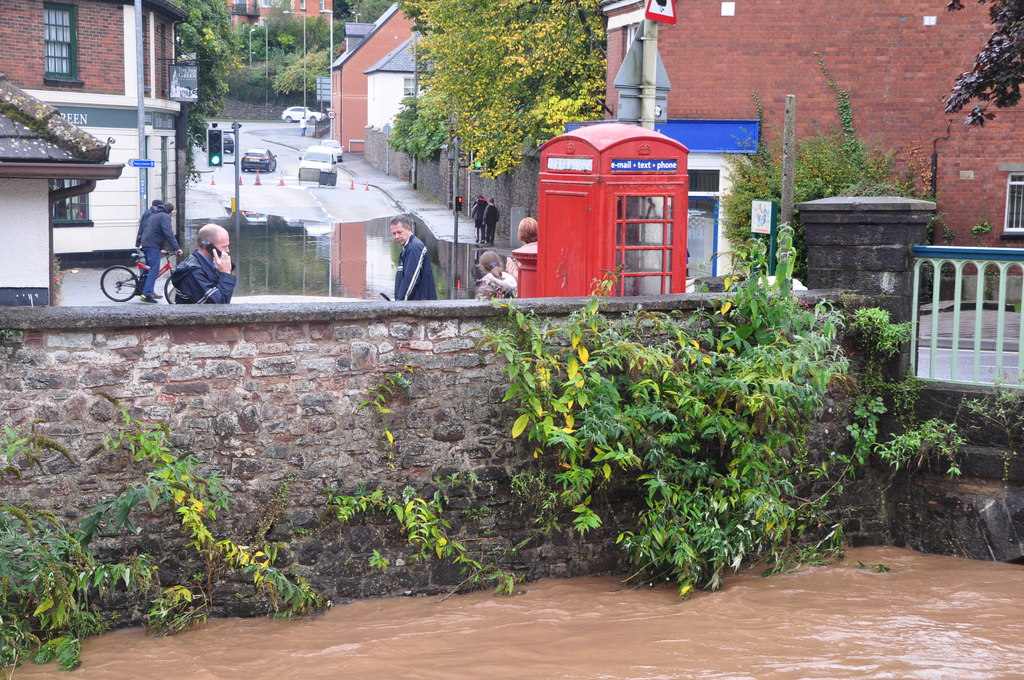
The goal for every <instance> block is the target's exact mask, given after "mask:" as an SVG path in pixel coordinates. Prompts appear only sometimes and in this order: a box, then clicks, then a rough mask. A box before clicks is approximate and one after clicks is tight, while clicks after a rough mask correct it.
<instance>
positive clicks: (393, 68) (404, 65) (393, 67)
mask: <svg viewBox="0 0 1024 680" xmlns="http://www.w3.org/2000/svg"><path fill="white" fill-rule="evenodd" d="M382 71H383V72H387V73H412V72H413V61H412V37H411V36H410V37H409V38H407V39H406V41H405V42H403V43H402V44H401V45H399V46H398V47H396V48H395V49H393V50H391V51H390V52H388V53H387V54H386V55H385V56H384V58H382V59H381V60H380V61H378V62H377V63H376V64H374V65H373V66H371V67H370V68H368V69H366V70H365V71H363V73H366V74H367V75H369V74H370V73H379V72H382Z"/></svg>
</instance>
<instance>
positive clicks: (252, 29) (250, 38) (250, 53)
mask: <svg viewBox="0 0 1024 680" xmlns="http://www.w3.org/2000/svg"><path fill="white" fill-rule="evenodd" d="M255 30H256V27H255V26H254V27H252V28H250V29H249V68H252V32H253V31H255Z"/></svg>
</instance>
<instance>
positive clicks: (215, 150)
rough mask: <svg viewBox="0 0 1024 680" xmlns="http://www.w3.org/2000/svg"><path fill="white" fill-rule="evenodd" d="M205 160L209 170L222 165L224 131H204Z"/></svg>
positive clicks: (212, 129) (211, 129) (213, 129)
mask: <svg viewBox="0 0 1024 680" xmlns="http://www.w3.org/2000/svg"><path fill="white" fill-rule="evenodd" d="M206 158H207V161H208V162H209V164H210V167H211V168H219V167H220V166H222V165H224V131H223V130H217V129H215V128H210V129H209V130H207V131H206Z"/></svg>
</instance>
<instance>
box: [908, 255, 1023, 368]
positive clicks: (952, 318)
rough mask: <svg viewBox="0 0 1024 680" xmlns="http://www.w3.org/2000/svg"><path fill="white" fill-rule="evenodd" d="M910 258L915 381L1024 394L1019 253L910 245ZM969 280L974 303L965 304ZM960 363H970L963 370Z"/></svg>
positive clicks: (1021, 292) (1021, 291)
mask: <svg viewBox="0 0 1024 680" xmlns="http://www.w3.org/2000/svg"><path fill="white" fill-rule="evenodd" d="M912 252H913V255H914V258H915V261H914V297H913V300H914V308H913V314H912V316H911V338H910V352H911V360H912V362H913V365H914V374H915V375H917V377H918V378H921V379H924V380H938V381H943V382H953V383H961V384H969V385H995V384H998V385H1002V386H1006V387H1024V379H1022V377H1021V375H1022V372H1024V363H1022V358H1021V357H1022V353H1021V351H1020V350H1021V348H1020V339H1021V337H1022V336H1024V314H1021V311H1022V310H1021V302H1022V299H1024V248H957V247H951V246H914V247H913V249H912ZM926 268H927V269H928V270H929V271H930V274H931V285H932V289H931V302H930V303H925V304H922V301H921V294H922V279H923V278H924V270H925V269H926ZM943 270H945V271H946V272H952V274H953V281H952V283H953V292H952V296H951V297H950V298H948V299H945V300H943V299H942V292H943V288H944V286H943ZM972 278H973V279H974V287H975V291H974V294H973V300H971V299H967V300H965V299H964V290H965V285H964V283H965V279H967V280H968V281H970V280H971V279H972ZM1015 278H1016V279H1018V280H1014V279H1015ZM1011 293H1012V294H1013V295H1012V296H1011ZM970 297H971V296H970V294H968V298H970ZM972 305H973V309H972ZM922 317H924V321H922ZM964 333H966V335H964ZM945 350H948V352H946V351H945ZM964 363H969V367H967V368H969V370H965V367H963V364H964Z"/></svg>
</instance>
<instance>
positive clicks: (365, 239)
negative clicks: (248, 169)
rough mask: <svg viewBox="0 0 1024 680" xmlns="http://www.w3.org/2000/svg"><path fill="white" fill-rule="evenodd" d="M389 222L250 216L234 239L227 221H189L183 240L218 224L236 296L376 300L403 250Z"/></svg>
mask: <svg viewBox="0 0 1024 680" xmlns="http://www.w3.org/2000/svg"><path fill="white" fill-rule="evenodd" d="M389 221H390V218H386V217H382V218H379V219H372V220H366V221H364V222H317V221H309V220H286V219H284V218H282V217H279V216H277V215H265V214H250V215H248V216H247V219H245V220H241V224H240V226H239V228H238V235H237V236H236V235H235V227H234V225H233V223H232V221H231V219H229V218H224V219H214V220H209V219H203V220H190V221H189V222H187V223H186V226H185V242H186V243H194V242H195V235H196V233H197V232H198V230H199V228H200V227H201V226H202V225H203V224H207V223H209V222H214V223H216V224H220V225H221V226H223V227H224V228H225V229H227V230H228V232H229V233H230V234H231V243H232V245H231V255H232V259H233V260H234V262H235V264H236V272H237V274H238V284H237V285H236V287H235V295H236V296H239V297H250V296H261V295H303V296H309V297H342V298H356V299H363V300H366V299H370V300H379V299H380V294H381V293H385V294H387V295H391V294H392V293H393V292H394V287H395V267H396V266H397V263H398V255H399V253H400V252H401V247H400V246H399V245H398V244H396V243H395V242H394V240H393V239H392V238H391V232H390V230H389V228H388V222H389ZM431 255H432V257H433V258H434V262H433V265H434V280H435V281H436V282H437V293H438V297H439V298H441V299H445V298H447V297H448V289H447V286H446V282H447V281H448V280H449V278H450V277H449V274H448V273H447V272H445V271H442V270H441V268H440V267H439V265H438V263H437V254H436V253H431Z"/></svg>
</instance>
